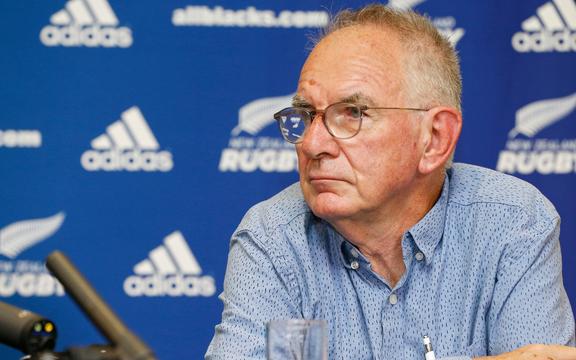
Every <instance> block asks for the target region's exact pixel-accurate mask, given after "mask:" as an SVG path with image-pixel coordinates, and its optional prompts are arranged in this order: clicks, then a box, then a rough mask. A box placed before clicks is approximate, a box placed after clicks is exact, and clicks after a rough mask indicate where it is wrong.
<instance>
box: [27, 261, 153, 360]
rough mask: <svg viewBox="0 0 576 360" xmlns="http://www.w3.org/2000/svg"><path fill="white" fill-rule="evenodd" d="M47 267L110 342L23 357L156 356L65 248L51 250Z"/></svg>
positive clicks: (106, 359) (126, 359)
mask: <svg viewBox="0 0 576 360" xmlns="http://www.w3.org/2000/svg"><path fill="white" fill-rule="evenodd" d="M46 267H47V268H48V270H50V272H51V273H52V274H53V275H54V276H55V277H56V278H57V279H58V280H59V281H60V283H62V286H64V289H65V290H66V292H67V293H68V294H70V296H71V297H72V299H74V301H75V302H76V304H77V305H78V306H79V307H80V309H81V310H82V311H83V312H84V314H86V316H88V318H89V319H90V320H91V322H92V323H93V324H94V325H95V326H96V328H98V330H99V331H100V333H101V334H102V335H103V336H104V337H105V338H106V339H107V340H108V341H109V342H110V344H109V345H89V346H86V347H71V348H69V349H67V350H66V351H64V352H53V351H40V352H37V353H35V354H30V355H26V356H24V357H22V358H21V360H156V357H155V356H154V353H153V352H152V350H151V349H150V348H149V347H148V346H147V345H146V344H145V343H144V342H143V341H142V340H140V339H139V338H138V337H137V336H136V335H135V334H133V333H132V332H131V331H130V330H129V329H128V328H127V327H126V326H125V325H124V323H122V321H121V320H120V319H119V318H118V317H117V316H116V314H114V312H113V311H112V309H111V308H110V307H109V306H108V305H107V304H106V303H105V302H104V300H103V299H102V298H101V297H100V296H99V295H98V293H96V291H95V290H94V288H92V286H91V285H90V283H89V282H88V281H87V280H86V279H85V278H84V276H82V274H81V273H80V272H79V271H78V269H77V268H76V267H75V266H74V265H73V264H72V262H71V261H70V260H69V259H68V258H67V257H66V256H65V255H64V254H63V253H62V252H60V251H54V252H52V253H51V254H50V255H49V256H48V258H47V259H46Z"/></svg>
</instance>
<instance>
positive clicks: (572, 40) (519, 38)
mask: <svg viewBox="0 0 576 360" xmlns="http://www.w3.org/2000/svg"><path fill="white" fill-rule="evenodd" d="M512 46H513V47H514V50H516V51H518V52H522V53H525V52H530V51H533V52H553V51H558V52H569V51H576V32H570V31H569V30H564V31H559V32H550V31H542V32H535V33H528V32H517V33H516V34H514V36H513V37H512Z"/></svg>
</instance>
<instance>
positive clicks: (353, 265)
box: [350, 261, 360, 270]
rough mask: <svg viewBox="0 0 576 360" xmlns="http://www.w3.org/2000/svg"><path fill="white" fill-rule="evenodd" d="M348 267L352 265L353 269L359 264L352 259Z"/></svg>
mask: <svg viewBox="0 0 576 360" xmlns="http://www.w3.org/2000/svg"><path fill="white" fill-rule="evenodd" d="M350 267H352V269H354V270H357V269H358V268H359V267H360V264H358V261H352V262H351V263H350Z"/></svg>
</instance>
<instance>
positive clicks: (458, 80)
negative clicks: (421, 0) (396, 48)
mask: <svg viewBox="0 0 576 360" xmlns="http://www.w3.org/2000/svg"><path fill="white" fill-rule="evenodd" d="M359 25H376V26H380V27H382V28H384V29H390V30H392V31H394V32H395V33H396V34H397V35H398V38H399V40H400V43H402V44H403V46H404V50H405V51H404V54H406V58H405V59H403V61H404V63H405V64H406V65H407V68H406V74H405V75H404V76H405V78H404V79H403V81H404V82H405V85H406V89H407V91H408V96H409V97H410V98H409V99H408V100H409V101H414V102H417V103H412V104H409V105H410V106H418V107H432V106H437V105H446V106H450V107H453V108H456V109H458V110H459V111H460V110H461V105H460V104H461V94H462V77H461V75H460V65H459V61H458V55H457V53H456V50H455V49H454V48H453V47H452V45H451V44H450V42H449V41H448V40H447V39H446V38H445V37H444V36H442V35H441V34H440V33H439V32H438V30H437V29H436V28H435V27H434V25H433V24H432V22H431V21H430V19H429V18H427V17H425V16H422V15H419V14H416V13H415V12H413V11H411V10H410V11H400V10H395V9H392V8H389V7H386V6H384V5H381V4H372V5H367V6H365V7H363V8H361V9H359V10H344V11H341V12H339V13H338V14H336V16H335V17H333V18H332V19H331V21H330V23H329V24H328V26H327V27H326V28H325V29H324V32H323V33H322V35H321V37H320V39H319V40H321V39H322V38H324V37H326V36H328V35H330V34H331V33H333V32H335V31H337V30H339V29H342V28H346V27H349V26H359Z"/></svg>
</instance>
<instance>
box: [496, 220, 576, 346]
mask: <svg viewBox="0 0 576 360" xmlns="http://www.w3.org/2000/svg"><path fill="white" fill-rule="evenodd" d="M516 220H517V222H516V225H517V226H514V231H513V233H510V234H509V236H510V238H511V239H513V240H511V241H510V243H509V245H507V248H506V249H505V250H504V252H503V254H502V258H501V261H500V266H499V269H498V271H497V275H496V276H497V278H496V285H495V287H494V293H493V298H492V303H491V306H490V310H489V312H488V315H487V316H488V327H487V347H488V349H487V350H488V355H497V354H501V353H504V352H509V351H512V350H515V349H517V348H519V347H521V346H524V345H527V344H534V343H543V344H561V345H572V346H573V345H574V317H573V314H572V309H571V306H570V302H569V300H568V296H567V294H566V291H565V289H564V285H563V282H562V259H561V255H560V241H559V233H560V219H559V218H558V217H555V218H553V219H551V220H550V219H548V220H547V221H537V220H535V219H534V218H533V217H530V216H528V215H527V214H526V213H521V214H520V216H519V217H518V218H517V219H516Z"/></svg>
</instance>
